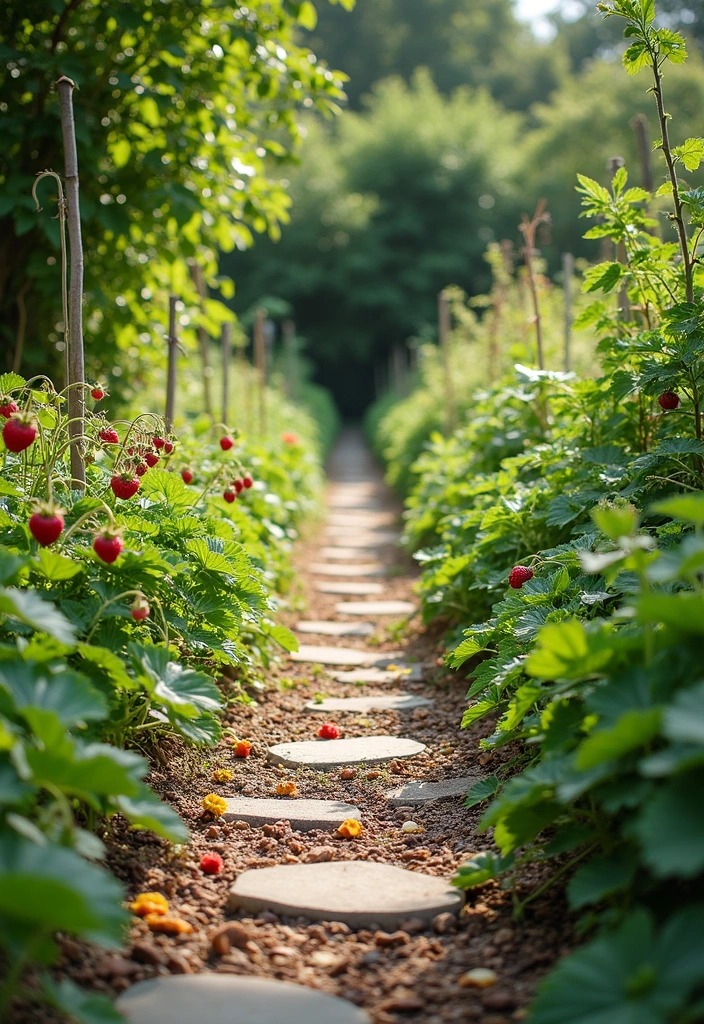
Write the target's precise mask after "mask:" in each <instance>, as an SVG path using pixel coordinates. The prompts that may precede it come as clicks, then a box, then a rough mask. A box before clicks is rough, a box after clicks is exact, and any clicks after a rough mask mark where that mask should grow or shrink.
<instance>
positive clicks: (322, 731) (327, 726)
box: [318, 722, 340, 740]
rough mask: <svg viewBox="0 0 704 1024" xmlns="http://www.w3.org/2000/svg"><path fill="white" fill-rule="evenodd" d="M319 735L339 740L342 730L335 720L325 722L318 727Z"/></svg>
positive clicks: (324, 738)
mask: <svg viewBox="0 0 704 1024" xmlns="http://www.w3.org/2000/svg"><path fill="white" fill-rule="evenodd" d="M318 736H320V738H321V740H339V738H340V730H339V729H338V728H337V726H336V725H335V723H334V722H325V723H324V724H323V725H321V726H320V728H319V729H318Z"/></svg>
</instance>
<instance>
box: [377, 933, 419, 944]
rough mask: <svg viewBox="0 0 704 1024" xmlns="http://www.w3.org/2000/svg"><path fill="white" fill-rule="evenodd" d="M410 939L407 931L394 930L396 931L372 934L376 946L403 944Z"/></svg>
mask: <svg viewBox="0 0 704 1024" xmlns="http://www.w3.org/2000/svg"><path fill="white" fill-rule="evenodd" d="M409 941H410V935H409V934H408V933H407V932H402V931H396V932H377V933H376V934H375V936H374V942H375V943H376V944H377V946H382V947H384V946H405V945H406V943H407V942H409Z"/></svg>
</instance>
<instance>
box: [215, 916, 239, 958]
mask: <svg viewBox="0 0 704 1024" xmlns="http://www.w3.org/2000/svg"><path fill="white" fill-rule="evenodd" d="M248 942H249V932H248V931H247V929H246V928H244V927H243V926H242V925H241V924H238V923H237V921H228V922H226V924H223V925H220V927H219V928H218V929H217V930H216V931H214V932H213V934H212V935H211V936H210V945H211V946H212V949H213V952H214V953H216V954H217V956H224V955H225V954H226V953H229V952H230V948H231V947H232V946H235V947H236V948H237V949H245V948H246V947H247V943H248Z"/></svg>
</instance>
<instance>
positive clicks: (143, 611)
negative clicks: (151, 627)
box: [130, 597, 151, 622]
mask: <svg viewBox="0 0 704 1024" xmlns="http://www.w3.org/2000/svg"><path fill="white" fill-rule="evenodd" d="M150 611H151V608H150V607H149V603H148V602H147V601H146V600H145V599H144V598H143V597H135V599H134V601H133V602H132V606H131V608H130V615H131V616H132V618H133V619H134V621H135V622H143V621H144V619H148V618H149V612H150Z"/></svg>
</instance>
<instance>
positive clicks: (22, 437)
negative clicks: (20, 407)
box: [2, 413, 37, 453]
mask: <svg viewBox="0 0 704 1024" xmlns="http://www.w3.org/2000/svg"><path fill="white" fill-rule="evenodd" d="M36 436H37V427H36V424H35V422H34V420H33V419H31V417H28V416H26V415H25V414H23V413H13V414H12V416H10V418H9V420H8V421H7V423H6V424H5V426H4V427H3V428H2V439H3V441H4V442H5V447H6V448H7V450H8V451H11V452H15V453H17V452H23V451H24V450H25V448H29V446H30V444H32V442H33V441H34V439H35V437H36Z"/></svg>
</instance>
